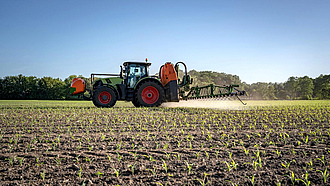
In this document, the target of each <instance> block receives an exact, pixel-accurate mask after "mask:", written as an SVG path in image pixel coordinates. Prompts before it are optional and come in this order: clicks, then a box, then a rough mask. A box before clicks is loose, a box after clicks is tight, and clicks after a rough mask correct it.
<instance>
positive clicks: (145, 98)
mask: <svg viewBox="0 0 330 186" xmlns="http://www.w3.org/2000/svg"><path fill="white" fill-rule="evenodd" d="M135 99H137V100H136V101H137V103H138V104H139V106H142V107H158V106H159V105H161V104H162V103H163V102H164V100H165V92H164V89H163V87H162V86H161V85H160V84H158V83H156V82H153V81H147V82H145V83H142V84H141V85H140V86H139V87H138V88H137V91H136V95H135ZM133 104H134V103H133Z"/></svg>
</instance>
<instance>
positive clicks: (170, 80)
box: [70, 59, 245, 107]
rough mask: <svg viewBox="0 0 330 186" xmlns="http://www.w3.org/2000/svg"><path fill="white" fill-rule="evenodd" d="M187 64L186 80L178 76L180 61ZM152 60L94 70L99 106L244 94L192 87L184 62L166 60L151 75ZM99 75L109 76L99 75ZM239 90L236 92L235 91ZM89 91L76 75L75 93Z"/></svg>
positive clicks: (94, 95) (228, 89)
mask: <svg viewBox="0 0 330 186" xmlns="http://www.w3.org/2000/svg"><path fill="white" fill-rule="evenodd" d="M180 64H181V65H183V66H184V69H185V71H184V75H183V77H182V80H180V79H178V73H179V65H180ZM150 65H151V63H149V62H148V60H147V59H146V62H124V63H123V66H120V67H121V70H120V74H95V73H93V74H91V83H92V89H91V90H88V91H89V93H90V97H88V98H87V99H90V100H92V101H93V103H94V105H95V106H97V107H113V106H114V105H115V104H116V101H117V100H125V101H131V102H132V103H133V105H134V106H136V107H158V106H160V105H161V104H162V103H163V102H179V100H180V99H185V100H187V99H200V98H210V97H221V96H228V95H236V96H238V95H244V94H245V92H244V91H239V90H237V89H236V88H235V87H238V85H230V86H224V87H220V86H215V85H212V84H211V85H209V86H204V87H198V86H197V87H190V86H189V85H190V84H191V83H192V79H191V78H190V76H189V75H188V74H187V67H186V65H185V64H184V63H183V62H177V63H176V64H175V65H173V64H172V63H170V62H167V63H165V64H164V65H162V66H161V67H160V69H159V74H158V76H150V74H149V67H150ZM96 76H108V77H106V78H96ZM208 89H210V90H208ZM234 90H236V92H234ZM85 92H86V87H85V81H84V80H83V79H81V78H74V79H73V80H72V83H71V86H70V93H71V94H72V95H78V96H83V95H84V93H85Z"/></svg>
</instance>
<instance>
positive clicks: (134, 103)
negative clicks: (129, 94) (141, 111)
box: [132, 98, 140, 107]
mask: <svg viewBox="0 0 330 186" xmlns="http://www.w3.org/2000/svg"><path fill="white" fill-rule="evenodd" d="M132 103H133V105H134V106H135V107H140V104H139V102H138V100H137V98H134V99H133V101H132Z"/></svg>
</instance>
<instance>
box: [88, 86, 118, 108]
mask: <svg viewBox="0 0 330 186" xmlns="http://www.w3.org/2000/svg"><path fill="white" fill-rule="evenodd" d="M116 101H117V98H116V94H115V92H114V91H113V90H112V89H111V88H109V87H99V88H97V89H96V90H95V92H94V95H93V103H94V105H95V106H97V107H113V106H114V105H115V104H116Z"/></svg>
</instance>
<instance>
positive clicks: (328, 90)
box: [0, 70, 330, 100]
mask: <svg viewBox="0 0 330 186" xmlns="http://www.w3.org/2000/svg"><path fill="white" fill-rule="evenodd" d="M188 74H190V76H191V77H192V78H193V79H194V80H193V84H192V86H204V85H208V84H215V85H229V84H237V85H240V88H239V89H240V90H245V91H246V92H247V97H246V98H247V99H260V100H277V99H278V100H285V99H290V100H295V99H306V100H307V99H330V75H320V76H319V77H317V78H315V79H313V78H310V77H308V76H304V77H289V78H288V80H287V81H286V82H284V83H263V82H258V83H253V84H247V83H245V82H242V81H241V80H240V78H239V76H237V75H231V74H226V73H219V72H212V71H196V70H191V71H189V73H188ZM76 77H81V78H83V79H85V81H86V86H87V88H90V87H91V83H90V78H86V77H83V76H81V75H80V76H77V75H71V76H69V77H68V78H66V79H64V80H61V79H59V78H52V77H42V78H38V77H35V76H23V75H21V74H20V75H17V76H6V77H4V78H0V99H41V100H43V99H44V100H63V99H72V97H71V96H70V91H69V87H70V85H71V81H72V79H73V78H76Z"/></svg>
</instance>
